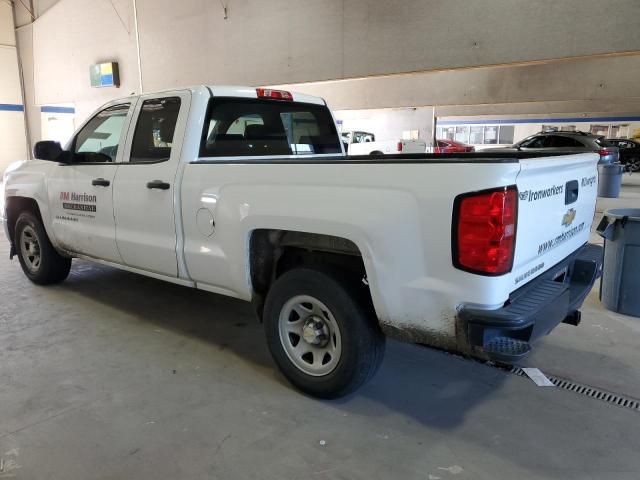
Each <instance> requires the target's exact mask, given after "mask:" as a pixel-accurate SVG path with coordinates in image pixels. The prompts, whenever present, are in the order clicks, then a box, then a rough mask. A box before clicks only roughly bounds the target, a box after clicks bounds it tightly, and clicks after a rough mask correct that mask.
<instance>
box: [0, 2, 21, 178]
mask: <svg viewBox="0 0 640 480" xmlns="http://www.w3.org/2000/svg"><path fill="white" fill-rule="evenodd" d="M23 105H24V104H23V101H22V92H21V89H20V74H19V69H18V56H17V53H16V43H15V33H14V27H13V14H12V12H11V5H10V4H8V3H5V2H0V132H2V135H1V138H2V141H0V175H1V174H2V173H4V171H5V169H6V168H7V166H8V165H9V164H10V163H12V162H15V161H16V160H23V159H26V158H27V140H26V133H25V123H24V106H23Z"/></svg>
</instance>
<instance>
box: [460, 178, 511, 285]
mask: <svg viewBox="0 0 640 480" xmlns="http://www.w3.org/2000/svg"><path fill="white" fill-rule="evenodd" d="M453 211H454V214H453V237H452V240H453V245H452V246H453V264H454V265H455V267H456V268H459V269H461V270H466V271H468V272H472V273H479V274H482V275H502V274H505V273H508V272H510V271H511V267H512V266H513V255H514V251H515V245H516V223H517V220H518V190H517V188H516V186H515V185H512V186H510V187H502V188H499V189H494V190H485V191H482V192H474V193H468V194H463V195H459V196H458V197H456V199H455V202H454V209H453Z"/></svg>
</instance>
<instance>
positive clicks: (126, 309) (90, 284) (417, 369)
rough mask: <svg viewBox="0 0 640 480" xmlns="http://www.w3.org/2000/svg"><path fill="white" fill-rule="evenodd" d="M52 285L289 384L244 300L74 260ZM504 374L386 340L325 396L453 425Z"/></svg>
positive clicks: (357, 409) (361, 410)
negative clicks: (352, 379) (354, 378)
mask: <svg viewBox="0 0 640 480" xmlns="http://www.w3.org/2000/svg"><path fill="white" fill-rule="evenodd" d="M54 288H56V289H59V290H60V292H61V293H62V292H68V293H74V294H77V295H81V296H83V297H85V298H86V299H88V300H89V301H92V302H100V303H101V304H103V305H105V306H107V307H109V308H113V309H117V310H119V311H121V312H122V313H123V314H124V315H126V316H133V317H135V318H137V319H139V320H140V321H141V322H147V323H149V324H151V326H152V328H162V329H166V330H170V331H172V332H174V333H176V334H177V335H180V336H187V337H192V338H197V339H198V340H200V341H205V342H207V343H209V344H212V345H214V346H216V347H217V348H218V349H222V350H229V351H230V352H232V353H233V354H235V355H237V356H239V357H240V358H242V359H244V360H246V361H248V362H250V363H252V364H253V365H255V366H256V367H259V368H256V369H255V370H256V371H257V372H258V373H259V374H261V375H263V376H266V377H268V378H267V380H268V381H273V382H277V383H279V384H280V385H281V386H282V388H287V389H291V388H293V387H291V386H290V385H289V384H288V383H287V381H286V380H285V379H284V378H283V377H282V376H281V375H280V373H279V372H278V371H277V367H276V366H275V364H274V363H273V361H272V359H271V357H270V354H269V352H268V349H267V346H266V342H265V338H264V333H263V330H262V325H261V324H260V323H259V322H258V320H257V318H256V316H255V313H254V311H253V308H252V306H251V305H250V304H249V303H246V302H243V301H240V300H236V299H233V298H229V297H225V296H221V295H215V294H212V293H208V292H203V291H199V290H195V289H191V288H186V287H181V286H178V285H173V284H169V283H166V282H162V281H160V280H155V279H152V278H148V277H144V276H140V275H136V274H133V273H128V272H124V271H120V270H117V269H113V268H109V267H105V266H101V265H96V264H92V263H89V262H83V261H78V260H75V261H74V265H73V268H72V274H71V275H70V277H69V279H68V280H67V281H66V282H64V283H63V284H61V285H59V286H57V287H54ZM91 321H95V322H101V321H108V318H104V316H100V317H96V318H92V319H91ZM507 378H508V374H506V373H504V372H503V371H500V370H497V369H494V368H490V367H488V366H486V365H482V364H479V363H476V362H473V361H470V360H466V359H463V358H460V357H457V356H454V355H450V354H447V353H444V352H439V351H435V350H432V349H429V348H426V347H420V346H416V345H408V344H403V343H399V342H396V341H393V340H389V341H388V342H387V351H386V355H385V361H384V363H383V365H382V367H381V369H380V371H379V372H378V374H377V375H376V377H375V378H374V379H373V380H372V381H371V382H370V383H369V384H367V385H365V386H364V387H363V388H362V389H360V390H359V391H357V392H356V393H354V394H352V395H350V396H348V397H345V398H343V399H339V400H334V401H331V402H328V403H329V404H330V405H333V406H334V407H335V408H336V409H338V410H342V411H344V412H345V413H347V412H351V413H353V414H357V415H365V416H372V417H376V416H386V415H389V414H391V413H392V412H395V413H401V414H403V415H406V416H408V417H411V418H413V419H414V420H416V421H418V422H420V423H424V424H428V425H430V426H433V427H436V428H442V429H451V428H454V427H456V426H457V425H460V424H461V423H463V422H464V419H465V416H466V414H467V413H468V412H469V411H470V410H472V409H473V408H474V407H476V406H477V405H479V404H481V403H482V402H484V401H485V400H486V399H487V398H488V397H494V396H498V395H500V393H499V390H500V386H501V385H502V383H503V382H504V381H505V380H506V379H507Z"/></svg>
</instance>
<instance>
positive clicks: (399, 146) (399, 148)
mask: <svg viewBox="0 0 640 480" xmlns="http://www.w3.org/2000/svg"><path fill="white" fill-rule="evenodd" d="M397 149H398V151H399V152H401V151H402V142H398V146H397Z"/></svg>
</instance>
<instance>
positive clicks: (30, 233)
mask: <svg viewBox="0 0 640 480" xmlns="http://www.w3.org/2000/svg"><path fill="white" fill-rule="evenodd" d="M20 251H21V253H22V259H23V260H24V263H25V265H26V266H27V269H29V271H30V272H32V273H36V272H37V271H38V270H39V269H40V263H41V261H42V257H41V254H40V242H39V241H38V237H37V236H36V232H35V230H34V229H33V227H31V226H30V225H27V226H26V227H24V229H23V230H22V233H21V234H20Z"/></svg>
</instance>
